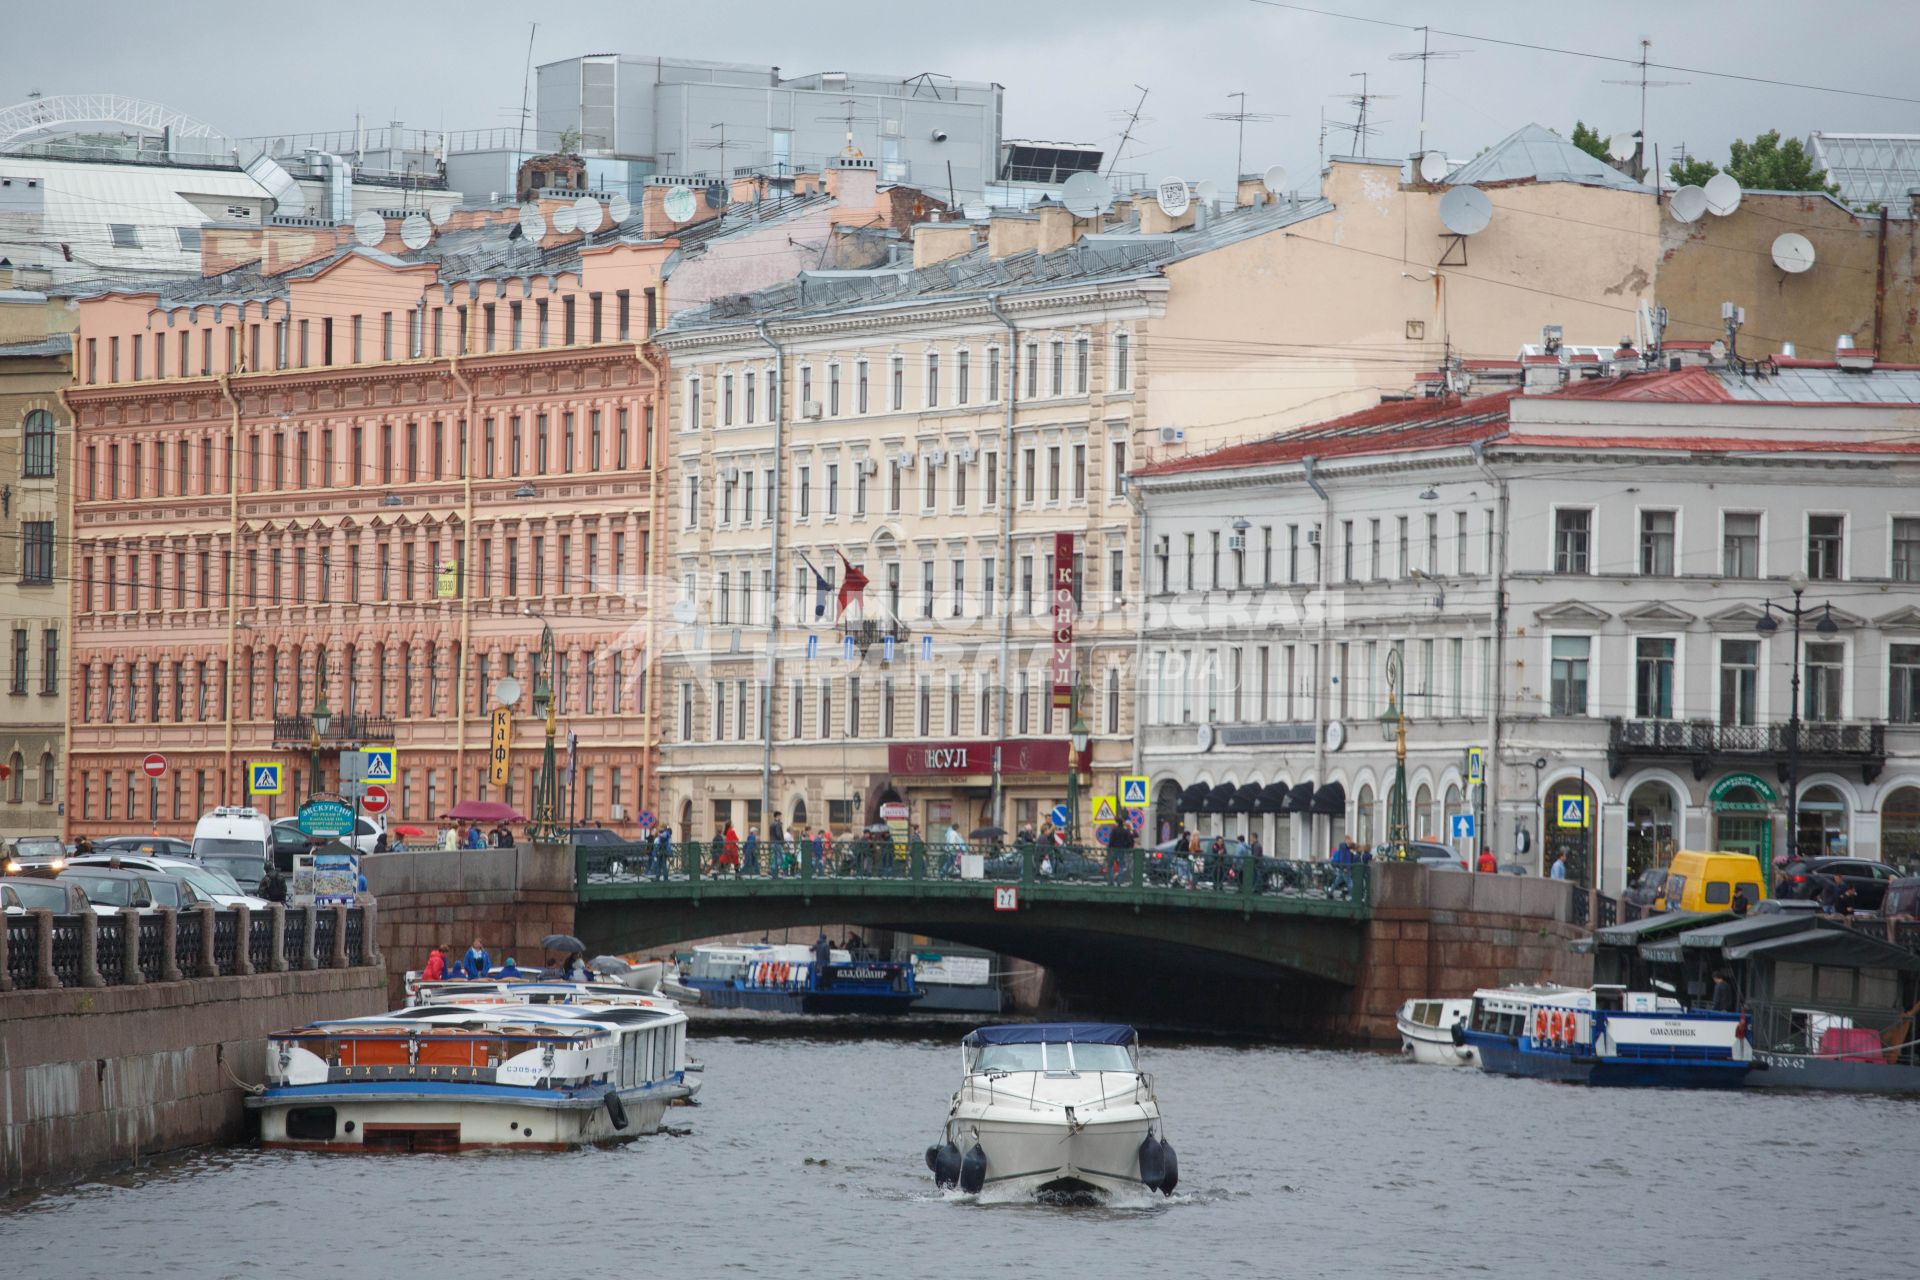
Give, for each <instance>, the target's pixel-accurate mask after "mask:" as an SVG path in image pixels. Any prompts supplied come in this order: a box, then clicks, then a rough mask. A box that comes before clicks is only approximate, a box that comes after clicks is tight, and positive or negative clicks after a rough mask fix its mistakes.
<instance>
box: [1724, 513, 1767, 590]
mask: <svg viewBox="0 0 1920 1280" xmlns="http://www.w3.org/2000/svg"><path fill="white" fill-rule="evenodd" d="M1720 572H1721V573H1722V574H1724V575H1725V576H1727V577H1729V578H1757V577H1759V576H1760V515H1759V513H1758V512H1753V511H1729V512H1728V513H1727V514H1726V516H1725V517H1724V523H1723V524H1722V526H1721V533H1720Z"/></svg>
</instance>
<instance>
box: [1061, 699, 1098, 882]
mask: <svg viewBox="0 0 1920 1280" xmlns="http://www.w3.org/2000/svg"><path fill="white" fill-rule="evenodd" d="M1072 710H1073V720H1072V722H1071V723H1070V724H1068V725H1067V744H1068V745H1069V746H1071V747H1072V748H1073V754H1072V755H1071V756H1069V757H1068V759H1067V843H1068V844H1071V845H1077V844H1079V843H1080V762H1081V761H1082V760H1084V759H1086V756H1087V744H1088V743H1089V742H1091V741H1092V740H1093V730H1091V729H1089V728H1088V727H1087V721H1086V717H1085V716H1083V715H1082V714H1081V713H1080V681H1079V679H1078V677H1076V678H1075V679H1074V682H1073V708H1072Z"/></svg>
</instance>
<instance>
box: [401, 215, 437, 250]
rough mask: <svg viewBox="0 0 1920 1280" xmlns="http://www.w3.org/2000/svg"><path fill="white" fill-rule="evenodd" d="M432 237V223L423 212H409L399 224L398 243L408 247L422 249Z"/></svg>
mask: <svg viewBox="0 0 1920 1280" xmlns="http://www.w3.org/2000/svg"><path fill="white" fill-rule="evenodd" d="M431 239H433V224H432V223H431V222H428V221H427V215H426V214H424V213H410V214H408V215H407V216H406V219H405V220H404V221H402V222H401V224H400V243H401V244H403V245H405V246H407V248H409V249H424V248H426V247H427V241H429V240H431Z"/></svg>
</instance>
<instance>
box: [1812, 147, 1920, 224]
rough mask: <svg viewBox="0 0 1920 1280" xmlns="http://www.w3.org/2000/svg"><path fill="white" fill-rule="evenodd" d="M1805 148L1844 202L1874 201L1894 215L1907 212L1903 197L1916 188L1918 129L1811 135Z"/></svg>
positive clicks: (1919, 174) (1919, 169)
mask: <svg viewBox="0 0 1920 1280" xmlns="http://www.w3.org/2000/svg"><path fill="white" fill-rule="evenodd" d="M1807 150H1808V151H1809V152H1810V153H1811V154H1812V156H1813V164H1814V167H1815V168H1816V169H1825V170H1826V171H1827V180H1828V181H1829V182H1833V183H1837V184H1838V185H1839V187H1840V198H1841V199H1842V200H1844V201H1846V202H1847V203H1848V204H1850V205H1855V206H1864V205H1869V204H1879V205H1882V206H1884V207H1885V208H1886V210H1887V213H1888V214H1889V215H1891V216H1893V217H1896V218H1905V217H1910V216H1911V215H1912V209H1913V204H1912V201H1911V200H1910V199H1909V198H1908V197H1909V194H1910V193H1911V192H1912V191H1913V190H1914V189H1915V188H1920V133H1824V132H1822V133H1815V134H1813V135H1811V136H1810V137H1809V138H1808V139H1807Z"/></svg>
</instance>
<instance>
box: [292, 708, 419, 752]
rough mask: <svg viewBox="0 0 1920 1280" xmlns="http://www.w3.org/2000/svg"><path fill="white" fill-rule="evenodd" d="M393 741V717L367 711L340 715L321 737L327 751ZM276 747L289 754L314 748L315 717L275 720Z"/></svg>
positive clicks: (334, 715)
mask: <svg viewBox="0 0 1920 1280" xmlns="http://www.w3.org/2000/svg"><path fill="white" fill-rule="evenodd" d="M392 741H393V717H392V716H376V715H370V714H368V713H367V712H364V711H355V712H350V713H349V712H340V711H336V712H335V713H334V714H333V717H332V720H331V721H330V723H328V725H327V731H326V732H325V733H323V734H321V735H320V745H322V746H326V747H356V746H364V745H365V744H367V743H369V742H374V743H390V742H392ZM273 745H274V746H275V747H276V748H285V749H286V750H289V751H298V750H303V749H305V748H307V747H311V746H312V745H313V717H312V716H304V715H302V716H275V717H274V718H273Z"/></svg>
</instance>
